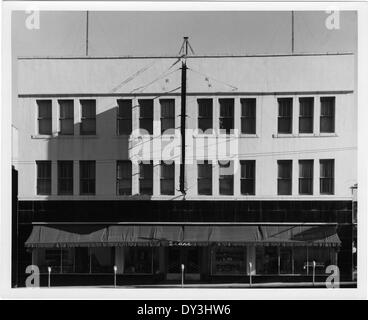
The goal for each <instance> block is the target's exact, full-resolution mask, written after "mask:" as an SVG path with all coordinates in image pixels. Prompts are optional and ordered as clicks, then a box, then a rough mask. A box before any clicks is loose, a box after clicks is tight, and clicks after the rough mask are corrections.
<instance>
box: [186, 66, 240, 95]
mask: <svg viewBox="0 0 368 320" xmlns="http://www.w3.org/2000/svg"><path fill="white" fill-rule="evenodd" d="M188 70H190V71H192V72H195V73H198V74H200V75H202V76H204V77H206V78H205V80H206V79H212V80H214V81H215V82H218V83H222V84H224V85H226V86H228V87H230V88H231V89H232V91H236V90H238V88H237V87H235V86H233V85H232V84H229V83H227V82H225V81H221V80H218V79H216V78H214V77H212V76H209V75H207V74H205V73H202V72H200V71H198V70H195V69H193V68H190V67H188Z"/></svg>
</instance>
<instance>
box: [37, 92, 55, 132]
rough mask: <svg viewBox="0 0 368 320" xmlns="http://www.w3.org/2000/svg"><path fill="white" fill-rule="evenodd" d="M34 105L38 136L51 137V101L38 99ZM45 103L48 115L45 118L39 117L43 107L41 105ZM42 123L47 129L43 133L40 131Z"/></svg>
mask: <svg viewBox="0 0 368 320" xmlns="http://www.w3.org/2000/svg"><path fill="white" fill-rule="evenodd" d="M36 103H37V124H38V130H37V132H38V134H39V135H47V136H49V135H52V100H51V99H39V100H36ZM45 103H49V104H48V105H47V108H48V109H49V111H50V114H49V115H47V116H43V115H41V113H43V112H41V107H43V106H45V105H42V104H45ZM46 113H48V112H46ZM44 122H47V123H48V125H47V128H48V129H49V130H46V131H45V132H43V131H42V130H41V128H43V126H42V125H41V123H44ZM41 131H42V132H41Z"/></svg>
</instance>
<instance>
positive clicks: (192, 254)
mask: <svg viewBox="0 0 368 320" xmlns="http://www.w3.org/2000/svg"><path fill="white" fill-rule="evenodd" d="M199 261H200V248H198V247H169V248H168V255H167V279H168V280H179V279H181V265H182V264H183V265H184V277H185V278H184V279H185V280H199V279H200V263H199Z"/></svg>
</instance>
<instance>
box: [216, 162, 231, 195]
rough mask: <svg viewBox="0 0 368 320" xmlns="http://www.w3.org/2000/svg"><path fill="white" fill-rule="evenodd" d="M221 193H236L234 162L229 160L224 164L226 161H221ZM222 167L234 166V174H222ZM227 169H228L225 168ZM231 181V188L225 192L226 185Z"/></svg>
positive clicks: (219, 163)
mask: <svg viewBox="0 0 368 320" xmlns="http://www.w3.org/2000/svg"><path fill="white" fill-rule="evenodd" d="M218 165H219V195H225V196H232V195H234V162H233V161H232V160H229V161H227V162H226V164H224V161H219V162H218ZM222 168H232V174H221V169H222ZM225 170H226V169H225ZM227 183H229V185H230V190H229V191H225V192H224V190H225V189H224V187H226V184H227Z"/></svg>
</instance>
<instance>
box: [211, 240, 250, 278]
mask: <svg viewBox="0 0 368 320" xmlns="http://www.w3.org/2000/svg"><path fill="white" fill-rule="evenodd" d="M211 252H212V263H211V266H212V274H216V275H245V274H246V273H247V248H246V247H244V246H230V247H229V246H223V247H222V246H221V247H214V248H213V250H211Z"/></svg>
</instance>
